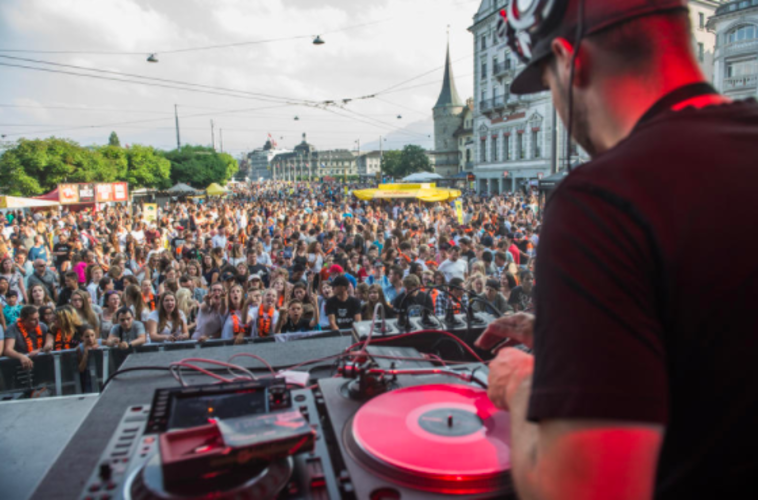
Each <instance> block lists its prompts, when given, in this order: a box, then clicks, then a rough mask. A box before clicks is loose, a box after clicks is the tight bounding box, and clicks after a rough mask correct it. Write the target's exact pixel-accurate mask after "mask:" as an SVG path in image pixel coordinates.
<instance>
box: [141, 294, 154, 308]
mask: <svg viewBox="0 0 758 500" xmlns="http://www.w3.org/2000/svg"><path fill="white" fill-rule="evenodd" d="M142 300H144V301H145V304H146V305H147V307H149V308H150V310H151V311H155V295H153V294H152V293H151V294H150V295H148V296H147V297H145V296H144V295H143V296H142Z"/></svg>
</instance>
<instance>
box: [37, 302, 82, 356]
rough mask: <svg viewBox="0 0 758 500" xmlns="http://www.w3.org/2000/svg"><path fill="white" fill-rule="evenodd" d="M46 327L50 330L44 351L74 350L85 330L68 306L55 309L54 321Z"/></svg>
mask: <svg viewBox="0 0 758 500" xmlns="http://www.w3.org/2000/svg"><path fill="white" fill-rule="evenodd" d="M48 326H49V327H50V328H49V330H48V333H47V340H46V342H45V350H46V351H50V350H53V351H64V350H68V349H76V348H77V347H78V346H79V343H80V342H81V336H82V334H83V333H84V330H85V328H84V325H82V322H81V320H80V319H79V315H78V314H76V311H74V308H73V307H71V306H70V305H66V306H62V307H58V308H57V309H55V320H54V321H53V324H52V325H48Z"/></svg>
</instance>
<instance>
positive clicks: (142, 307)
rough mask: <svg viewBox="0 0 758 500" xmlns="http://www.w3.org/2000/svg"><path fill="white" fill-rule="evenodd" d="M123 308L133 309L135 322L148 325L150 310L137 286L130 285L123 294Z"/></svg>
mask: <svg viewBox="0 0 758 500" xmlns="http://www.w3.org/2000/svg"><path fill="white" fill-rule="evenodd" d="M123 306H124V307H128V308H129V309H131V311H132V314H133V315H134V320H135V321H138V322H140V323H142V324H143V325H144V324H145V323H147V318H148V317H149V316H150V313H151V312H152V311H150V308H149V307H148V306H147V304H145V300H144V299H143V298H142V292H141V291H140V289H139V288H138V287H137V285H129V286H128V287H126V290H124V294H123Z"/></svg>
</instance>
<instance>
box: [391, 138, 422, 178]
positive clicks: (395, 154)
mask: <svg viewBox="0 0 758 500" xmlns="http://www.w3.org/2000/svg"><path fill="white" fill-rule="evenodd" d="M431 171H432V164H431V162H430V161H429V157H428V156H427V155H426V152H424V149H423V148H422V147H420V146H415V145H413V144H409V145H407V146H405V147H404V148H403V149H402V151H387V152H385V153H384V155H383V158H382V173H383V174H385V175H390V176H392V177H394V178H396V179H400V178H403V177H407V176H409V175H411V174H415V173H416V172H431Z"/></svg>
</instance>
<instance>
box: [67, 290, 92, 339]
mask: <svg viewBox="0 0 758 500" xmlns="http://www.w3.org/2000/svg"><path fill="white" fill-rule="evenodd" d="M70 303H71V306H72V307H73V308H74V310H75V311H76V313H77V314H78V315H79V320H80V321H81V322H82V323H83V324H85V325H89V326H91V327H92V328H94V329H95V331H100V322H99V320H98V315H97V313H96V312H95V310H94V309H92V305H91V304H90V296H89V293H87V292H85V291H82V290H76V291H74V292H73V293H72V294H71V301H70ZM63 305H65V304H63ZM58 307H60V306H58Z"/></svg>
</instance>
